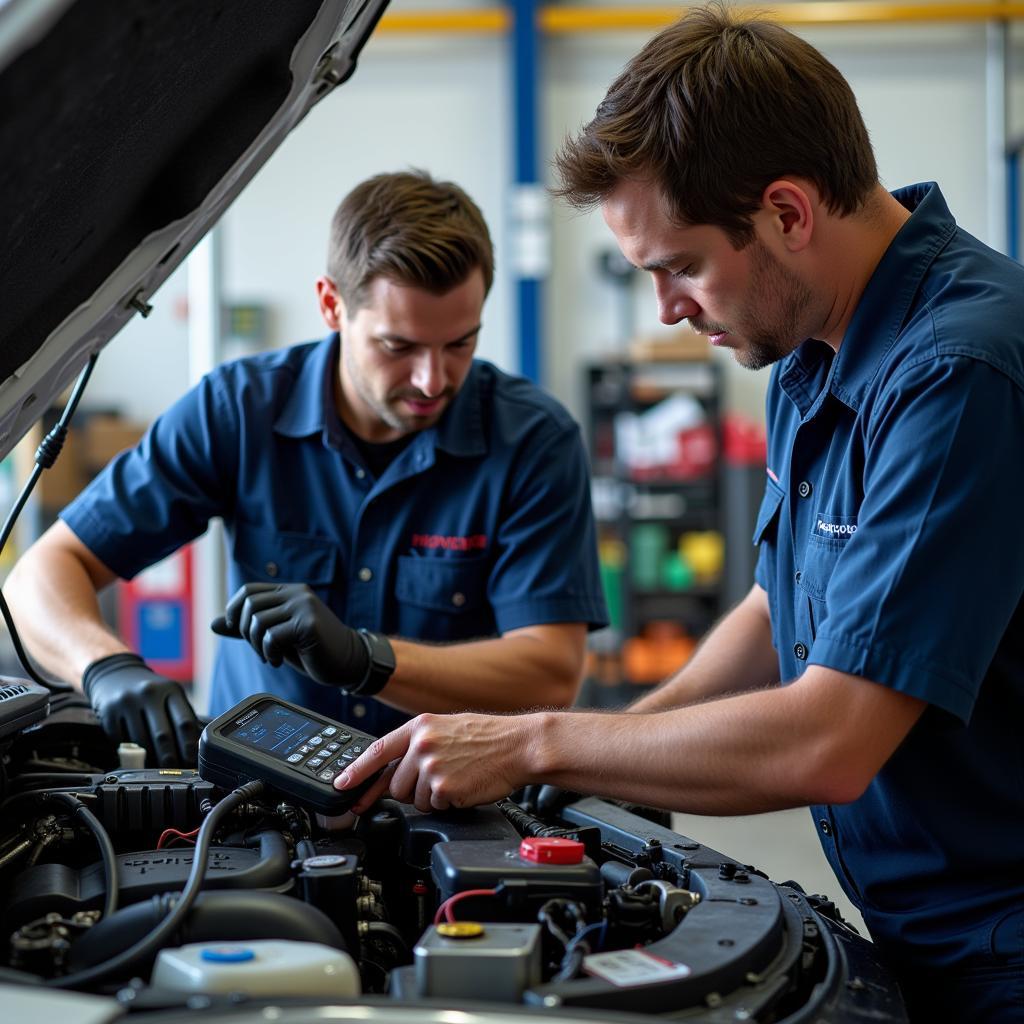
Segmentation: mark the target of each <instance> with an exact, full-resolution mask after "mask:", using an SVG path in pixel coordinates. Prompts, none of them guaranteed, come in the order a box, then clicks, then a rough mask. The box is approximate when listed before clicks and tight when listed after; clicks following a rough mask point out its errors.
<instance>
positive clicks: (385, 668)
mask: <svg viewBox="0 0 1024 1024" xmlns="http://www.w3.org/2000/svg"><path fill="white" fill-rule="evenodd" d="M358 633H359V639H360V640H362V641H363V645H364V646H365V647H366V653H367V654H368V655H369V657H370V664H369V666H368V667H367V669H366V675H364V676H363V678H362V679H361V680H360V681H359V682H358V683H356V685H355V686H346V687H345V690H346V692H347V693H349V694H351V695H352V696H353V697H372V696H373V695H374V694H376V693H380V691H381V690H383V689H384V687H385V686H386V685H387V682H388V680H389V679H390V678H391V675H392V673H393V672H394V671H395V652H394V650H393V649H392V647H391V641H390V640H388V638H387V637H386V636H381V635H380V634H379V633H371V632H370V631H369V630H368V629H360V630H358Z"/></svg>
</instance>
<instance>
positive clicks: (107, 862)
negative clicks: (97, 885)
mask: <svg viewBox="0 0 1024 1024" xmlns="http://www.w3.org/2000/svg"><path fill="white" fill-rule="evenodd" d="M45 799H46V800H48V801H53V802H55V803H59V804H64V805H65V807H67V808H68V809H69V810H71V811H73V812H74V815H75V817H76V818H80V819H81V821H82V824H83V825H85V827H86V828H87V829H88V830H89V831H90V832H91V833H92V834H93V835H94V836H95V837H96V844H97V846H99V848H100V859H101V860H102V861H103V882H104V884H105V886H106V889H107V895H106V898H105V899H104V901H103V917H104V920H105V919H106V918H108V917H110V916H111V915H112V914H114V913H115V912H116V910H117V902H118V879H117V861H116V859H115V856H114V844H113V843H112V842H111V841H110V835H109V834H108V833H107V830H106V829H105V828H104V827H103V824H102V822H101V821H100V820H99V818H97V817H96V815H95V814H93V813H92V811H90V810H89V808H88V807H86V806H85V804H83V803H82V801H81V800H79V799H78V797H77V796H75V795H74V793H47V794H46V796H45Z"/></svg>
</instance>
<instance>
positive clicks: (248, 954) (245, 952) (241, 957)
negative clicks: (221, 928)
mask: <svg viewBox="0 0 1024 1024" xmlns="http://www.w3.org/2000/svg"><path fill="white" fill-rule="evenodd" d="M199 959H200V960H205V961H207V963H212V964H244V963H245V962H246V961H247V960H255V959H256V954H255V953H254V952H253V951H252V950H251V949H246V948H245V946H215V947H214V948H213V949H202V950H200V951H199Z"/></svg>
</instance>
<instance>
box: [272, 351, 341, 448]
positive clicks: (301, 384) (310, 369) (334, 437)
mask: <svg viewBox="0 0 1024 1024" xmlns="http://www.w3.org/2000/svg"><path fill="white" fill-rule="evenodd" d="M338 351H339V349H338V333H337V331H335V332H334V333H333V334H329V335H328V336H327V337H326V338H324V340H323V341H321V342H320V344H318V345H317V346H315V347H314V349H313V351H312V353H311V354H310V356H309V358H308V359H306V360H305V361H304V362H303V364H302V368H301V369H300V370H299V375H298V378H297V379H296V381H295V384H294V385H293V386H292V389H291V394H290V395H289V396H288V401H287V402H285V404H284V408H283V409H282V410H281V411H280V413H278V416H277V419H276V420H275V421H274V430H275V431H276V432H277V433H278V434H283V435H284V436H285V437H309V436H310V435H311V434H318V433H322V434H323V438H324V443H325V444H330V445H331V446H332V447H335V448H337V447H338V445H339V443H340V440H341V437H342V430H341V421H340V420H339V418H338V413H337V410H336V409H335V407H334V374H335V373H336V368H337V365H338Z"/></svg>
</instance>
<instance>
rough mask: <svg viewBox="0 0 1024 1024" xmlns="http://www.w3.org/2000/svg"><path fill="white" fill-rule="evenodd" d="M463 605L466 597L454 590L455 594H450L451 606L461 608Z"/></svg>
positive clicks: (459, 591)
mask: <svg viewBox="0 0 1024 1024" xmlns="http://www.w3.org/2000/svg"><path fill="white" fill-rule="evenodd" d="M465 603H466V595H465V594H463V593H462V591H461V590H456V591H455V593H454V594H452V604H453V605H455V607H456V608H461V607H462V606H463V605H464V604H465Z"/></svg>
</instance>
